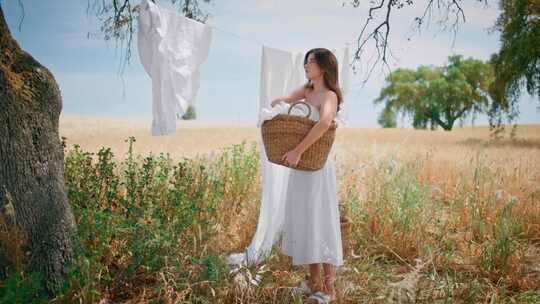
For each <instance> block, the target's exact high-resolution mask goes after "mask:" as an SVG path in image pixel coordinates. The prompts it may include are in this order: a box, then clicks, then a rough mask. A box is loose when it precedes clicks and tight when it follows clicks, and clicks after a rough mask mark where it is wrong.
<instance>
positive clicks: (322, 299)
mask: <svg viewBox="0 0 540 304" xmlns="http://www.w3.org/2000/svg"><path fill="white" fill-rule="evenodd" d="M308 299H311V300H316V301H317V303H319V304H325V303H330V302H332V301H334V300H335V299H332V297H331V296H330V295H329V294H326V293H324V292H322V291H317V292H315V293H313V294H312V295H311V296H309V298H308Z"/></svg>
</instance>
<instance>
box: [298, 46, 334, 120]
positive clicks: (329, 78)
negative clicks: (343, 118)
mask: <svg viewBox="0 0 540 304" xmlns="http://www.w3.org/2000/svg"><path fill="white" fill-rule="evenodd" d="M310 53H313V56H314V57H315V62H317V65H319V67H320V68H321V70H322V71H323V81H324V84H325V85H326V87H328V89H330V90H331V91H333V92H334V93H336V95H337V98H338V107H337V111H339V109H340V105H341V103H342V102H343V95H342V93H341V88H340V87H339V75H338V62H337V59H336V56H335V55H334V54H333V53H332V52H331V51H330V50H328V49H325V48H315V49H311V50H309V51H308V52H307V53H306V56H304V65H305V64H306V63H307V60H308V57H309V54H310ZM304 87H305V88H306V89H310V90H313V83H311V80H308V82H307V83H306V84H305V85H304Z"/></svg>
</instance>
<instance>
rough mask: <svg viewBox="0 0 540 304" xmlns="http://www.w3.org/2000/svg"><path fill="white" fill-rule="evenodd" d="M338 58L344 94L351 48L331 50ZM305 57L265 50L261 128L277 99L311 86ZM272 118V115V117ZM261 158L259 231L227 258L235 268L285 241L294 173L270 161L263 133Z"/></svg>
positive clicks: (251, 262)
mask: <svg viewBox="0 0 540 304" xmlns="http://www.w3.org/2000/svg"><path fill="white" fill-rule="evenodd" d="M331 51H332V53H334V55H335V56H336V59H337V60H338V64H341V66H340V67H339V82H340V87H341V88H342V94H343V97H344V99H345V94H346V93H347V92H348V91H349V84H350V77H351V74H350V67H349V61H350V58H349V48H348V47H344V48H342V49H339V50H335V49H331ZM304 55H305V53H300V52H299V53H291V52H287V51H283V50H278V49H274V48H270V47H267V46H263V47H262V57H261V78H260V79H261V80H260V95H259V112H260V114H259V120H258V122H257V126H259V127H260V126H261V124H262V121H263V120H264V119H266V118H268V116H269V115H270V114H268V113H266V112H265V111H268V108H269V107H271V105H270V103H271V102H272V100H273V99H275V98H279V97H281V96H284V95H286V94H289V93H291V92H292V90H294V89H297V88H298V87H300V86H301V85H302V84H305V83H306V82H307V78H306V77H305V72H304ZM344 105H345V103H344V104H342V105H341V109H340V111H339V112H338V115H337V116H336V121H337V123H338V124H340V125H342V124H345V123H346V115H345V108H346V107H345V106H344ZM270 116H271V115H270ZM259 134H260V135H259V146H260V154H261V155H260V157H261V179H262V193H261V207H260V213H259V220H258V223H257V230H256V231H255V235H254V236H253V238H252V240H251V243H250V245H249V246H248V247H247V248H246V250H245V251H244V252H243V253H233V254H230V255H229V256H228V257H227V262H228V264H229V265H231V266H233V267H238V266H240V265H248V266H249V265H254V264H259V263H260V262H262V261H263V260H264V259H265V258H266V257H267V256H268V255H269V254H270V252H271V250H272V246H273V245H274V243H275V242H276V241H277V240H278V239H279V238H280V237H281V233H282V230H283V220H284V209H285V194H286V190H287V188H286V187H287V183H288V178H289V173H290V170H291V169H289V168H287V167H284V166H280V165H276V164H274V163H271V162H269V161H268V158H267V156H266V152H265V149H264V145H263V141H262V133H261V132H259Z"/></svg>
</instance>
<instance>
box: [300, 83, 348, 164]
mask: <svg viewBox="0 0 540 304" xmlns="http://www.w3.org/2000/svg"><path fill="white" fill-rule="evenodd" d="M337 103H338V101H337V95H336V93H334V92H332V91H331V92H330V93H329V96H328V97H327V98H326V100H325V101H324V102H323V104H322V106H321V117H320V119H319V121H318V122H317V123H316V124H315V125H314V126H313V128H311V130H310V131H309V132H308V134H307V135H306V137H304V139H303V140H302V141H301V142H300V143H299V144H298V146H296V148H295V150H296V151H297V152H299V153H300V154H302V153H304V152H305V151H306V150H307V149H308V148H309V146H311V145H312V144H313V143H314V142H316V141H317V140H318V139H319V138H320V137H321V136H323V134H324V132H326V130H328V128H330V126H331V125H332V121H333V120H334V117H335V116H336V108H337Z"/></svg>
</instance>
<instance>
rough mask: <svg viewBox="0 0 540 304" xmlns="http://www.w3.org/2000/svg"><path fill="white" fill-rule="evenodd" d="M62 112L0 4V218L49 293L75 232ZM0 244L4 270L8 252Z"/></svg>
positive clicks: (50, 83)
mask: <svg viewBox="0 0 540 304" xmlns="http://www.w3.org/2000/svg"><path fill="white" fill-rule="evenodd" d="M61 108H62V99H61V96H60V90H59V88H58V85H57V83H56V81H55V79H54V77H53V75H52V74H51V72H50V71H49V70H48V69H47V68H45V67H43V66H42V65H41V64H40V63H39V62H37V61H36V60H35V59H34V58H33V57H32V56H30V55H29V54H28V53H26V52H25V51H23V50H22V49H21V48H20V47H19V45H18V43H17V42H16V41H15V40H14V39H13V37H12V36H11V33H10V31H9V28H8V26H7V23H6V20H5V19H4V13H3V10H2V6H1V5H0V210H2V211H3V212H2V214H0V215H2V217H3V218H5V219H6V220H5V221H6V222H7V223H8V224H9V225H12V226H15V227H19V228H20V229H22V230H23V231H24V233H25V234H26V236H27V240H26V243H25V244H24V246H23V248H24V251H23V252H25V253H26V255H25V257H24V258H25V266H26V267H25V269H26V270H30V271H38V272H40V273H41V274H42V277H43V278H44V280H45V281H44V283H45V286H46V288H47V290H48V291H49V292H52V290H53V288H54V287H56V286H57V285H58V283H59V282H60V281H61V279H62V276H63V275H64V274H65V272H66V269H67V266H68V263H69V262H70V260H71V258H72V255H73V253H72V237H73V236H74V235H75V232H76V227H75V221H74V218H73V215H72V213H71V209H70V206H69V204H68V199H67V195H66V190H65V183H64V151H63V147H62V143H61V141H60V138H59V134H58V120H59V116H60V111H61ZM0 241H1V240H0ZM0 245H2V246H0V253H1V254H0V269H2V270H3V271H6V269H7V267H9V264H10V263H9V259H6V255H7V254H8V249H6V247H5V246H6V244H5V243H0ZM1 257H3V258H1Z"/></svg>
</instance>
